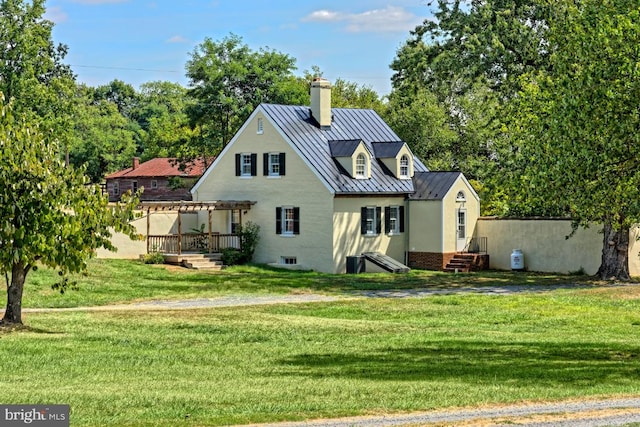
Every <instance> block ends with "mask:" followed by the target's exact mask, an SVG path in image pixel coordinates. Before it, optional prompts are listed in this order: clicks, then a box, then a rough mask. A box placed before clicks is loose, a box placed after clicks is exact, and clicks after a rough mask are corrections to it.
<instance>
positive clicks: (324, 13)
mask: <svg viewBox="0 0 640 427" xmlns="http://www.w3.org/2000/svg"><path fill="white" fill-rule="evenodd" d="M346 17H347V15H345V14H342V13H338V12H333V11H331V10H324V9H323V10H316V11H315V12H311V13H310V14H309V15H307V16H305V17H304V18H303V19H302V20H303V21H311V22H337V21H344V20H345V18H346Z"/></svg>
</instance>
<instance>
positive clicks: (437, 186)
mask: <svg viewBox="0 0 640 427" xmlns="http://www.w3.org/2000/svg"><path fill="white" fill-rule="evenodd" d="M460 175H462V173H461V172H416V173H415V174H414V176H413V185H414V186H415V189H416V192H415V193H414V194H412V195H411V196H410V197H409V198H410V199H412V200H442V199H443V198H444V196H445V195H446V194H447V192H448V191H449V190H450V189H451V186H452V185H453V184H454V183H455V181H456V180H457V179H458V177H459V176H460Z"/></svg>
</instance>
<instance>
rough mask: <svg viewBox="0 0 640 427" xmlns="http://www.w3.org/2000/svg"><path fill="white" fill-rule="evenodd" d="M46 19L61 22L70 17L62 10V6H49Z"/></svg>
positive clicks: (55, 22)
mask: <svg viewBox="0 0 640 427" xmlns="http://www.w3.org/2000/svg"><path fill="white" fill-rule="evenodd" d="M44 17H45V19H48V20H49V21H51V22H53V23H54V24H59V23H61V22H66V21H67V19H69V16H68V15H67V14H66V13H65V12H64V11H63V10H62V8H61V7H60V6H53V7H50V8H47V11H46V12H45V14H44Z"/></svg>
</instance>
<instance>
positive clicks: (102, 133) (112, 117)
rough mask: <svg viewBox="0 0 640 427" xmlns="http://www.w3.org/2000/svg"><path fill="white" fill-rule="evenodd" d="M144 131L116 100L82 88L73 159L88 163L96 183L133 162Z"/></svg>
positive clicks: (74, 133)
mask: <svg viewBox="0 0 640 427" xmlns="http://www.w3.org/2000/svg"><path fill="white" fill-rule="evenodd" d="M141 139H142V131H141V130H140V128H139V126H138V125H137V123H135V122H133V121H132V120H130V119H128V118H127V117H124V116H123V115H122V114H121V113H120V112H119V111H118V107H117V105H116V104H115V103H114V102H111V101H109V100H106V99H102V98H101V97H100V96H98V97H96V96H95V90H94V89H93V88H90V87H86V86H79V87H78V109H77V114H76V116H75V117H74V119H73V135H72V138H71V142H70V155H69V158H70V161H71V164H72V165H75V166H76V167H80V166H84V167H85V169H86V172H87V174H88V175H89V177H90V178H91V181H92V182H100V181H102V179H103V178H104V176H105V175H106V174H108V173H110V172H115V171H117V170H120V169H123V168H125V167H127V166H129V165H130V164H131V159H132V157H133V156H134V155H136V154H137V151H138V145H137V141H139V140H141Z"/></svg>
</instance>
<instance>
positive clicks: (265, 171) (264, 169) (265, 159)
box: [262, 153, 269, 176]
mask: <svg viewBox="0 0 640 427" xmlns="http://www.w3.org/2000/svg"><path fill="white" fill-rule="evenodd" d="M262 174H263V175H264V176H267V175H269V153H264V154H263V155H262Z"/></svg>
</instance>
